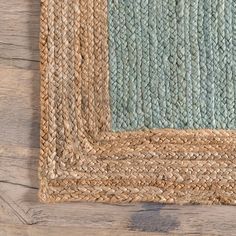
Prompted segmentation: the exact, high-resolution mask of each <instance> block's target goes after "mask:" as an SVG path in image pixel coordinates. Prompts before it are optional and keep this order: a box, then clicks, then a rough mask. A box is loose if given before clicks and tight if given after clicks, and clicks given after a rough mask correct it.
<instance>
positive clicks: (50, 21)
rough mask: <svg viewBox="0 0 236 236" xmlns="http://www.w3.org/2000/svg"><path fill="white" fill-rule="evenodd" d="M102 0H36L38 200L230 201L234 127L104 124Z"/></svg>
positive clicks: (235, 190)
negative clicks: (114, 127)
mask: <svg viewBox="0 0 236 236" xmlns="http://www.w3.org/2000/svg"><path fill="white" fill-rule="evenodd" d="M107 15H108V13H107V0H41V37H40V50H41V75H42V76H41V137H40V140H41V141H40V142H41V151H40V165H39V178H40V191H39V197H40V199H41V200H42V201H44V202H58V201H68V200H70V201H73V200H83V201H99V202H124V201H126V202H127V201H155V202H163V203H204V204H236V186H235V181H236V132H235V131H233V130H208V129H202V130H174V129H153V130H142V131H133V132H112V131H111V129H110V124H111V117H110V106H109V68H108V22H107Z"/></svg>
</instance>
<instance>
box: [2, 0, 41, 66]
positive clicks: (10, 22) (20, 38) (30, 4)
mask: <svg viewBox="0 0 236 236" xmlns="http://www.w3.org/2000/svg"><path fill="white" fill-rule="evenodd" d="M39 13H40V0H21V1H20V2H19V1H16V0H8V1H1V2H0V15H1V24H0V52H1V53H0V65H5V66H10V67H18V68H26V69H38V68H39V64H38V61H39V49H38V44H39V43H38V42H39V19H40V18H39Z"/></svg>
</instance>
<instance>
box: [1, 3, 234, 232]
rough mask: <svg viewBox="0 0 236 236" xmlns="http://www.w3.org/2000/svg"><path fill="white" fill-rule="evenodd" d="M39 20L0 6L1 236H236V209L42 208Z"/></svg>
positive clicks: (21, 8) (25, 10)
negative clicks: (39, 183) (40, 191)
mask: <svg viewBox="0 0 236 236" xmlns="http://www.w3.org/2000/svg"><path fill="white" fill-rule="evenodd" d="M39 12H40V3H39V0H21V1H19V0H7V1H0V15H1V24H0V79H1V80H0V82H1V83H0V236H8V235H9V236H12V235H17V236H21V235H22V236H31V235H37V236H38V235H40V236H41V235H47V236H50V235H53V236H54V235H55V236H56V235H57V236H62V235H66V234H68V235H70V236H74V235H86V236H87V235H98V236H100V235H104V236H105V235H107V236H108V235H114V236H116V235H122V236H126V235H127V236H130V235H137V236H139V235H192V234H193V235H227V236H230V235H236V208H235V207H234V206H176V205H159V204H151V203H142V204H141V203H140V204H123V205H122V204H121V205H109V204H88V203H66V204H52V205H47V204H42V203H39V201H38V198H37V191H38V179H37V168H38V155H39V83H40V81H39V80H40V78H39V50H38V36H39Z"/></svg>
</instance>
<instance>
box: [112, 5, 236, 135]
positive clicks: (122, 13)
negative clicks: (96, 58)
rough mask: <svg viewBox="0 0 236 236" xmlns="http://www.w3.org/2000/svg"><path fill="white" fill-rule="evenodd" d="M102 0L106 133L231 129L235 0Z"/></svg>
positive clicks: (234, 118) (235, 86)
mask: <svg viewBox="0 0 236 236" xmlns="http://www.w3.org/2000/svg"><path fill="white" fill-rule="evenodd" d="M108 3H109V4H108V11H109V17H108V21H109V74H110V104H111V105H110V106H111V113H112V129H113V130H114V131H117V130H137V129H143V128H176V129H188V128H191V129H199V128H211V129H234V128H235V127H236V106H235V97H236V76H235V75H236V74H235V73H236V71H235V70H236V1H232V0H191V1H190V0H169V1H168V0H163V1H161V0H149V1H148V0H108Z"/></svg>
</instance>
